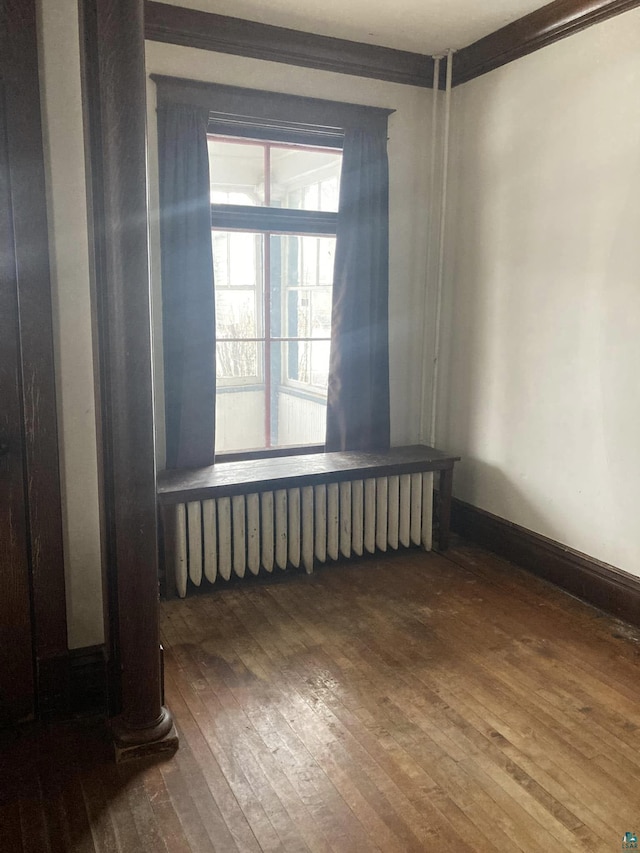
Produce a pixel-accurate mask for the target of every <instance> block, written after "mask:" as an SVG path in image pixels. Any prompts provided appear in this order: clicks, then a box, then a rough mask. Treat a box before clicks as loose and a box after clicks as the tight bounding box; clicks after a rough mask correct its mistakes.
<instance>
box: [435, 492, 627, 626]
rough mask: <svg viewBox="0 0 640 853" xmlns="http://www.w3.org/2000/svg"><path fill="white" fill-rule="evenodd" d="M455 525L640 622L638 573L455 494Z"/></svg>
mask: <svg viewBox="0 0 640 853" xmlns="http://www.w3.org/2000/svg"><path fill="white" fill-rule="evenodd" d="M451 524H452V529H453V530H454V531H455V532H456V533H459V534H460V535H461V536H463V537H464V538H465V539H469V540H471V541H473V542H476V543H477V544H479V545H482V546H483V547H484V548H487V549H488V550H489V551H493V553H494V554H498V555H499V556H500V557H504V558H505V559H507V560H511V561H512V562H514V563H517V564H518V565H519V566H522V568H524V569H527V570H528V571H530V572H532V573H533V574H535V575H537V576H538V577H541V578H544V579H545V580H547V581H550V582H551V583H553V584H555V585H556V586H559V587H561V588H562V589H564V590H566V591H567V592H569V593H571V594H572V595H575V596H578V598H582V599H583V600H584V601H587V602H588V603H589V604H592V605H593V606H594V607H598V608H600V609H601V610H604V611H606V612H607V613H612V614H613V615H614V616H618V617H619V618H621V619H625V620H626V621H627V622H631V623H632V624H634V625H639V626H640V578H638V577H635V576H634V575H630V574H629V573H628V572H624V571H622V570H621V569H617V568H615V566H610V565H609V564H607V563H602V562H600V561H599V560H596V559H594V558H593V557H589V556H587V555H586V554H582V553H580V552H579V551H574V550H573V549H572V548H568V547H567V546H566V545H561V544H560V543H559V542H555V541H554V540H552V539H547V537H545V536H541V535H540V534H538V533H534V532H533V531H531V530H527V529H526V528H524V527H520V526H519V525H518V524H513V523H512V522H510V521H507V520H506V519H504V518H499V517H498V516H496V515H492V514H491V513H490V512H486V511H485V510H482V509H478V508H477V507H474V506H471V505H470V504H468V503H465V502H464V501H460V500H457V499H455V498H454V500H453V505H452V519H451Z"/></svg>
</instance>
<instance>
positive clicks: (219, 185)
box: [207, 137, 265, 205]
mask: <svg viewBox="0 0 640 853" xmlns="http://www.w3.org/2000/svg"><path fill="white" fill-rule="evenodd" d="M207 144H208V148H209V173H210V179H211V202H212V203H213V204H249V205H263V204H264V182H265V174H264V163H265V156H264V152H265V147H264V145H263V144H262V143H260V142H249V141H247V142H238V141H237V140H236V141H233V142H231V141H227V140H222V139H218V138H212V137H209V138H208V140H207Z"/></svg>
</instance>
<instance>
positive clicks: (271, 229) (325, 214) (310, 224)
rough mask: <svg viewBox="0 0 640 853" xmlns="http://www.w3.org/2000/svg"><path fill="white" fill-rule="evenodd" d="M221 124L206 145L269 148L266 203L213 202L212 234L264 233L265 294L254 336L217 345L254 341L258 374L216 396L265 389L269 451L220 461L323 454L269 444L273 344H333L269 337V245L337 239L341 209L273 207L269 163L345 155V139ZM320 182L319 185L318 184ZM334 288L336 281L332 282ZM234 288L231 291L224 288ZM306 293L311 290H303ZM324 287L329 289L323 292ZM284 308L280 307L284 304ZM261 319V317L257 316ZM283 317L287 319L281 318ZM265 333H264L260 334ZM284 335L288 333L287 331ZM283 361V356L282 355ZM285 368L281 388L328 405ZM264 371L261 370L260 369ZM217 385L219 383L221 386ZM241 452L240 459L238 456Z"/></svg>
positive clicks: (224, 384)
mask: <svg viewBox="0 0 640 853" xmlns="http://www.w3.org/2000/svg"><path fill="white" fill-rule="evenodd" d="M220 130H221V128H220V127H219V124H218V122H215V121H210V122H209V132H208V133H207V141H210V140H211V141H215V140H221V141H228V142H236V141H246V142H247V144H249V143H250V142H255V143H256V144H261V145H264V148H265V181H266V184H265V186H266V187H267V193H266V197H265V200H264V203H263V204H261V205H235V204H226V203H212V204H211V230H212V233H213V232H216V231H217V232H224V233H228V232H240V233H251V234H260V235H261V237H262V246H263V249H262V264H261V277H262V292H261V293H258V292H257V293H256V304H257V305H262V317H261V319H260V322H257V323H256V337H255V338H250V337H247V338H218V337H217V336H216V343H223V342H225V341H229V342H233V341H235V342H237V341H246V342H255V343H256V344H257V345H258V347H259V348H260V347H261V348H262V352H261V353H260V352H258V357H257V364H258V376H257V378H256V377H247V380H246V382H243V381H242V379H241V378H240V379H239V381H237V382H233V381H229V380H225V379H218V380H217V388H216V394H217V393H218V392H220V391H221V392H222V393H233V392H234V391H237V390H243V386H245V387H246V388H251V387H252V386H259V387H264V391H265V417H264V439H265V447H263V448H256V449H255V450H253V449H252V450H246V451H238V452H236V451H233V452H231V451H228V452H227V454H225V453H224V452H223V453H217V454H216V456H217V457H222V456H225V457H226V456H227V455H228V453H231V455H232V456H233V458H235V459H237V458H240V457H241V458H259V457H249V456H245V454H253V453H258V454H269V453H271V451H273V450H283V451H287V453H286V454H284V455H294V451H298V452H299V451H300V449H301V448H304V447H318V448H319V450H318V451H316V452H320V451H321V450H323V449H324V445H315V444H312V443H310V444H308V445H296V446H295V447H294V446H292V445H287V446H284V447H279V446H276V447H274V446H273V445H272V444H271V415H272V412H271V395H272V371H271V365H272V348H273V345H274V344H275V345H278V344H285V347H283V350H282V351H284V352H287V351H288V348H287V347H286V345H287V344H289V343H290V342H292V341H294V342H296V343H298V342H300V343H305V342H311V343H313V342H314V341H317V342H324V343H326V342H329V343H330V340H331V338H330V336H329V337H327V338H324V337H323V338H312V337H305V336H289V335H288V334H281V335H273V334H271V282H270V267H271V264H270V244H271V237H272V236H278V235H280V236H291V237H320V238H321V237H335V236H336V232H337V222H338V213H337V211H319V210H304V209H298V208H283V207H271V206H269V200H270V199H269V192H268V187H269V181H270V175H269V163H270V153H271V149H272V148H283V149H287V150H295V149H296V148H299V149H301V150H305V151H314V152H328V151H333V152H338V151H340V153H341V152H342V138H340V139H338V138H337V137H336V138H333V139H332V140H331V144H330V145H319V144H318V139H317V137H315V136H314V137H311V138H308V140H307V139H305V141H304V142H303V141H301V138H300V137H299V136H295V137H294V138H293V139H292V140H291V141H289V139H287V136H288V134H287V133H286V132H283V130H282V129H280V130H279V131H278V132H277V133H276V137H277V138H276V139H266V138H265V136H266V134H261V135H260V136H258V137H253V136H250V135H249V132H248V131H246V132H243V134H242V136H241V137H238V136H236V129H235V128H229V127H224V128H222V130H224V132H220ZM318 183H320V181H319V182H318ZM332 284H333V283H332ZM226 289H231V288H225V290H226ZM305 289H308V288H305ZM324 289H326V288H324ZM281 308H282V305H281ZM256 319H257V318H256ZM283 319H284V318H283ZM260 330H262V335H260V334H259V331H260ZM285 331H286V330H285ZM281 358H282V356H281ZM281 364H282V370H281V374H280V380H279V384H280V385H281V386H282V387H285V388H289V389H290V390H291V391H292V392H293V393H294V395H295V396H302V397H304V398H305V399H309V400H313V401H317V402H319V401H321V400H322V401H323V402H324V401H325V395H323V394H321V393H320V392H319V391H316V390H315V387H317V386H313V384H312V383H311V382H302V381H296V380H295V379H291V378H290V377H288V376H287V371H286V367H285V365H284V362H281ZM260 367H261V369H260ZM218 383H219V384H218ZM238 453H240V457H239V456H238Z"/></svg>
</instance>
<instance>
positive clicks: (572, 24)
mask: <svg viewBox="0 0 640 853" xmlns="http://www.w3.org/2000/svg"><path fill="white" fill-rule="evenodd" d="M639 5H640V0H555V2H553V3H548V4H547V5H546V6H543V7H542V8H541V9H537V10H536V11H535V12H531V14H529V15H525V16H524V17H523V18H519V19H518V20H517V21H514V22H513V23H511V24H507V26H506V27H502V28H501V29H499V30H496V31H495V32H494V33H491V34H490V35H488V36H485V37H484V38H481V39H479V40H478V41H476V42H474V43H473V44H470V45H469V46H468V47H465V48H463V49H462V50H460V51H458V52H457V53H456V54H455V56H454V61H453V85H454V86H458V85H459V84H460V83H465V82H466V81H467V80H472V79H473V78H474V77H479V76H480V75H481V74H486V72H487V71H492V70H493V69H494V68H499V67H500V66H501V65H506V64H507V63H508V62H513V60H514V59H519V58H520V57H521V56H526V55H527V54H528V53H533V52H534V51H535V50H539V49H540V48H541V47H546V46H547V45H549V44H553V42H556V41H559V40H560V39H563V38H566V37H567V36H570V35H573V33H577V32H579V31H580V30H584V29H585V28H586V27H590V26H592V24H598V23H600V22H601V21H605V20H606V19H607V18H611V17H613V16H614V15H619V14H621V13H622V12H626V11H628V10H629V9H635V8H636V7H637V6H639Z"/></svg>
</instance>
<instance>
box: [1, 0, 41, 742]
mask: <svg viewBox="0 0 640 853" xmlns="http://www.w3.org/2000/svg"><path fill="white" fill-rule="evenodd" d="M3 31H5V28H4V27H3V21H2V8H1V5H0V62H2V58H3V57H5V56H6V51H5V45H4V44H3V39H2V33H3ZM6 118H7V115H6V106H5V90H4V86H2V83H1V82H0V401H2V402H1V404H0V587H1V594H0V726H2V725H3V724H5V723H8V722H10V721H13V720H16V719H21V718H22V717H26V716H28V715H30V714H31V713H32V712H33V694H34V682H33V646H32V636H31V591H30V585H29V562H28V557H27V519H26V511H25V489H24V468H23V465H24V463H23V444H22V406H21V393H20V386H21V382H20V371H19V361H20V351H19V336H18V328H19V324H18V292H17V271H16V263H15V255H14V242H13V227H12V209H11V189H10V174H9V162H8V157H7V134H6Z"/></svg>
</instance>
